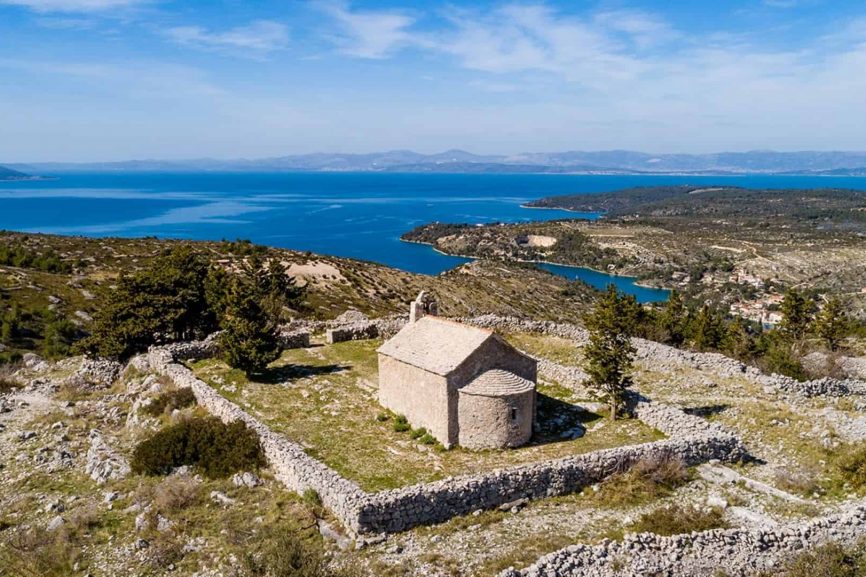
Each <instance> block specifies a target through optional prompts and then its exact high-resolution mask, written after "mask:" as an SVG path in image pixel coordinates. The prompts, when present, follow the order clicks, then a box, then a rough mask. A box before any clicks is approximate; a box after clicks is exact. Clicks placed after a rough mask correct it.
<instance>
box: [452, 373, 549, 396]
mask: <svg viewBox="0 0 866 577" xmlns="http://www.w3.org/2000/svg"><path fill="white" fill-rule="evenodd" d="M534 389H535V383H533V382H532V381H528V380H526V379H524V378H523V377H519V376H517V375H515V374H514V373H512V372H510V371H504V370H502V369H491V370H489V371H484V372H483V373H481V374H480V375H478V376H477V377H475V378H474V379H472V381H470V383H469V384H468V385H466V386H465V387H463V388H462V389H460V392H461V393H465V394H467V395H479V396H484V397H505V396H510V395H519V394H521V393H528V392H529V391H532V390H534Z"/></svg>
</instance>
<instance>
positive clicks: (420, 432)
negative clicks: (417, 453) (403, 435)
mask: <svg viewBox="0 0 866 577" xmlns="http://www.w3.org/2000/svg"><path fill="white" fill-rule="evenodd" d="M426 434H427V429H425V428H424V427H420V428H418V429H412V432H411V433H409V436H410V437H412V438H413V439H415V440H418V439H420V438H421V437H423V436H424V435H426Z"/></svg>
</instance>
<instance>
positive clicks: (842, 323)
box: [815, 297, 848, 351]
mask: <svg viewBox="0 0 866 577" xmlns="http://www.w3.org/2000/svg"><path fill="white" fill-rule="evenodd" d="M815 332H816V333H817V334H818V336H819V337H821V338H822V339H823V340H824V342H825V343H827V347H829V349H830V350H831V351H835V350H836V349H837V348H838V347H839V342H840V341H841V340H842V339H843V338H845V334H846V333H847V332H848V317H847V315H846V314H845V310H844V309H843V308H842V301H840V300H839V299H838V298H836V297H833V298H831V299H830V300H828V301H827V303H826V304H825V305H824V308H822V309H821V312H819V313H818V316H817V318H816V319H815Z"/></svg>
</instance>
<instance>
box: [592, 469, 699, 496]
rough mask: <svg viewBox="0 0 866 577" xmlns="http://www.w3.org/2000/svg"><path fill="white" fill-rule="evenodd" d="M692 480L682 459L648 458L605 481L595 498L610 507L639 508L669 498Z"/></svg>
mask: <svg viewBox="0 0 866 577" xmlns="http://www.w3.org/2000/svg"><path fill="white" fill-rule="evenodd" d="M688 480H689V472H688V470H687V469H686V467H685V465H684V464H683V462H682V461H681V460H680V459H676V458H671V457H647V458H644V459H641V460H640V461H638V462H637V463H635V464H634V465H632V466H631V467H630V468H629V469H627V470H625V471H623V472H621V473H617V474H615V475H612V476H611V477H609V478H608V479H607V480H605V481H604V482H603V483H602V484H601V488H600V490H599V492H598V493H597V494H596V495H595V496H594V499H595V500H597V501H598V502H599V504H600V505H602V506H607V507H621V506H626V505H637V504H640V503H646V502H649V501H653V500H655V499H659V498H661V497H664V496H667V495H669V494H671V492H673V490H674V489H676V488H677V487H679V486H682V485H684V484H685V483H686V482H687V481H688Z"/></svg>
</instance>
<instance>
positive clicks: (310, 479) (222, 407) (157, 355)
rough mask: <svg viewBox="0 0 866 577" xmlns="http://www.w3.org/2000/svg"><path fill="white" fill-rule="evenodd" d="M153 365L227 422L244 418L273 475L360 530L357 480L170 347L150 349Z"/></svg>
mask: <svg viewBox="0 0 866 577" xmlns="http://www.w3.org/2000/svg"><path fill="white" fill-rule="evenodd" d="M147 362H148V364H149V366H150V368H151V369H152V370H154V371H156V372H157V373H160V374H162V375H165V376H167V377H169V378H170V379H172V380H173V381H174V383H175V384H176V385H178V386H180V387H190V388H191V389H192V391H193V394H195V397H196V400H197V401H198V403H199V405H201V406H202V407H203V408H204V409H206V410H207V411H208V412H209V413H211V414H212V415H214V416H216V417H219V418H220V419H221V420H223V421H224V422H227V423H228V422H232V421H237V420H240V421H243V422H244V423H246V424H247V426H249V427H250V428H251V429H253V430H254V431H255V432H256V434H257V435H258V436H259V439H260V441H261V443H262V449H263V450H264V453H265V457H266V458H267V460H268V463H269V464H270V466H271V469H272V470H273V472H274V476H275V477H276V478H277V479H279V480H280V481H281V482H282V483H283V484H285V485H286V486H287V487H288V488H290V489H292V490H294V491H297V492H299V493H302V492H304V491H305V490H307V489H312V490H314V491H316V493H318V495H319V497H320V498H321V500H322V504H323V505H324V506H325V507H327V508H328V509H329V510H330V511H332V512H333V513H334V514H335V515H336V516H337V517H338V518H339V519H340V520H341V521H342V522H343V524H344V525H345V526H346V527H347V528H348V529H350V530H352V531H354V532H360V531H362V530H363V527H361V526H360V524H359V522H358V511H359V509H360V507H361V506H362V505H363V503H364V502H365V500H366V497H367V495H366V493H365V492H364V491H362V490H361V488H360V487H358V485H357V484H355V483H353V482H352V481H349V480H348V479H345V478H344V477H342V476H340V475H339V474H338V473H337V472H336V471H334V470H333V469H331V468H329V467H328V466H327V465H325V464H324V463H321V462H320V461H317V460H316V459H313V458H312V457H310V456H309V455H307V454H306V453H305V452H304V449H303V447H301V446H300V445H298V444H297V443H293V442H291V441H289V440H288V439H286V438H285V437H284V436H282V435H278V434H276V433H274V432H273V431H271V430H270V429H269V428H268V427H267V426H266V425H265V424H263V423H261V422H260V421H258V420H257V419H255V418H254V417H252V416H251V415H249V414H248V413H246V412H245V411H244V410H242V409H241V408H240V407H238V406H237V405H235V404H234V403H232V402H231V401H229V400H228V399H226V398H225V397H223V396H222V395H220V394H219V393H218V392H217V391H215V390H214V389H213V388H211V387H210V386H209V385H207V383H205V382H204V381H202V380H200V379H198V378H196V376H195V375H194V374H193V373H192V371H190V370H189V369H187V368H186V367H185V366H183V365H181V364H178V363H176V362H174V358H173V357H172V354H171V352H170V351H168V350H165V349H151V350H150V351H149V352H148V354H147Z"/></svg>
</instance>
